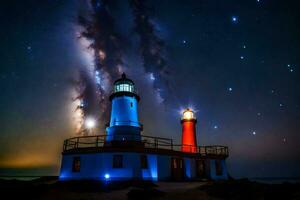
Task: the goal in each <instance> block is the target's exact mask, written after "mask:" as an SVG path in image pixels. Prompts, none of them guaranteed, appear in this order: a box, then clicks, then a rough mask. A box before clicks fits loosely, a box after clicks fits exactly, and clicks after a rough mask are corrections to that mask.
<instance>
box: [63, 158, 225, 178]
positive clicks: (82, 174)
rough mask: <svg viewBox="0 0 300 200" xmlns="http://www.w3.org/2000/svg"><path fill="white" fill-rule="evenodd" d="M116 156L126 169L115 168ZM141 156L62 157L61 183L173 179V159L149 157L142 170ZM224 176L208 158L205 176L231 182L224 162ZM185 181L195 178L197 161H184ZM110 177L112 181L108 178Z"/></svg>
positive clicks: (185, 159)
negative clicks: (77, 164)
mask: <svg viewBox="0 0 300 200" xmlns="http://www.w3.org/2000/svg"><path fill="white" fill-rule="evenodd" d="M113 155H123V167H122V168H113ZM141 155H145V154H140V153H125V152H114V153H93V154H81V155H79V154H72V155H63V159H62V166H61V172H60V180H74V179H75V180H76V179H96V180H106V181H108V180H129V179H143V180H152V181H160V180H161V181H163V180H170V179H171V158H172V157H171V156H168V155H156V154H147V161H148V168H147V169H142V168H141V160H140V159H141ZM74 157H80V171H79V172H72V167H73V159H74ZM218 162H219V164H220V167H221V170H222V174H221V175H218V174H217V171H216V160H215V159H207V160H206V161H205V164H206V174H207V177H208V178H211V179H213V180H221V179H228V175H227V168H226V164H225V160H219V161H218ZM184 172H185V179H188V180H192V179H195V178H197V177H196V161H195V159H193V158H184ZM105 176H109V178H105Z"/></svg>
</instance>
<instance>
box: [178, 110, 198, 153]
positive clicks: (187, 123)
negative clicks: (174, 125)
mask: <svg viewBox="0 0 300 200" xmlns="http://www.w3.org/2000/svg"><path fill="white" fill-rule="evenodd" d="M196 123H197V119H196V116H195V114H194V112H193V111H192V110H191V109H189V108H188V109H186V110H185V111H183V114H182V118H181V125H182V142H181V144H182V147H181V151H183V152H190V153H196V152H197V139H196Z"/></svg>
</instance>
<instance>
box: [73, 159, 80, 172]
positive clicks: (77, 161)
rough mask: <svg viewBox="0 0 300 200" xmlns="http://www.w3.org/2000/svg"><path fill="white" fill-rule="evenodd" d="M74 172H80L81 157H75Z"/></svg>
mask: <svg viewBox="0 0 300 200" xmlns="http://www.w3.org/2000/svg"><path fill="white" fill-rule="evenodd" d="M72 172H80V157H74V158H73V164H72Z"/></svg>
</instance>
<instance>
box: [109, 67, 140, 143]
mask: <svg viewBox="0 0 300 200" xmlns="http://www.w3.org/2000/svg"><path fill="white" fill-rule="evenodd" d="M110 100H111V116H110V123H109V127H107V128H106V132H107V137H106V142H111V141H140V140H141V131H142V125H141V124H140V123H139V120H138V102H139V100H140V97H139V96H138V95H137V93H136V90H135V87H134V82H133V81H132V80H130V79H128V78H127V77H126V75H125V74H124V73H123V74H122V77H121V78H120V79H118V80H116V81H115V83H114V90H113V93H112V94H111V95H110Z"/></svg>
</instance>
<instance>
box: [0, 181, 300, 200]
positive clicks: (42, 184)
mask: <svg viewBox="0 0 300 200" xmlns="http://www.w3.org/2000/svg"><path fill="white" fill-rule="evenodd" d="M0 192H1V195H2V197H4V198H1V199H42V200H47V199H55V200H59V199H64V200H67V199H75V200H90V199H105V200H120V199H129V200H131V199H138V200H148V199H149V200H151V199H162V200H163V199H170V200H171V199H172V200H176V199H184V200H192V199H201V200H206V199H210V200H214V199H234V200H235V199H243V200H248V199H249V200H251V199H284V200H288V199H299V200H300V184H299V183H294V184H291V183H283V184H262V183H257V182H251V181H249V180H247V179H243V180H230V181H220V182H158V183H155V184H154V183H151V182H136V181H131V182H122V183H101V182H96V181H70V182H59V181H57V180H56V178H53V177H44V178H40V179H37V180H33V181H17V180H0Z"/></svg>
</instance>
